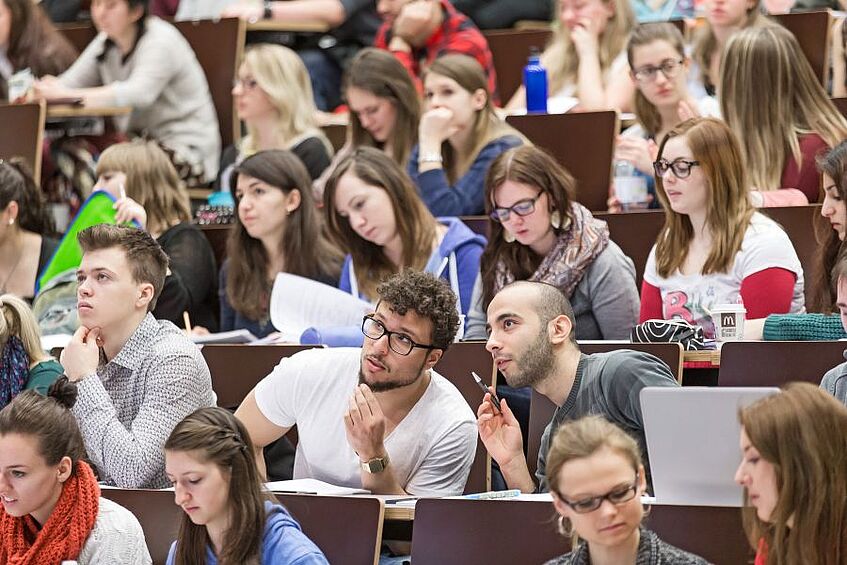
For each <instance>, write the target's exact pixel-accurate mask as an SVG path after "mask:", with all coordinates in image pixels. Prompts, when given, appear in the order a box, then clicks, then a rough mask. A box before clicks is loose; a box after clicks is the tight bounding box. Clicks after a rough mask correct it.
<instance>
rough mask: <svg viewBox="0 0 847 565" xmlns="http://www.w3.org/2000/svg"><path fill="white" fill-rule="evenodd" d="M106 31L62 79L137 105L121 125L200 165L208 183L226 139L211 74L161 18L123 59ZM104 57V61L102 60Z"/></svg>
mask: <svg viewBox="0 0 847 565" xmlns="http://www.w3.org/2000/svg"><path fill="white" fill-rule="evenodd" d="M106 42H107V37H106V34H105V33H100V34H98V35H97V37H95V38H94V39H93V40H92V41H91V43H89V45H88V47H86V48H85V51H83V52H82V54H81V55H80V56H79V58H78V59H77V60H76V62H74V64H73V65H72V66H71V68H69V69H68V70H67V71H65V72H64V73H63V74H62V75H61V76H60V77H59V80H60V81H61V83H62V84H63V85H65V86H68V87H71V88H89V87H95V86H103V85H110V86H111V87H112V91H113V92H114V104H115V105H116V106H132V108H133V111H132V114H130V116H129V119H128V121H127V119H126V118H124V119H122V120H118V122H117V123H118V127H119V128H121V129H122V130H125V131H128V132H130V133H132V134H137V135H140V134H142V133H145V132H146V133H148V134H149V135H150V136H151V137H153V138H154V139H156V140H157V141H159V142H161V143H162V144H163V145H165V146H166V147H168V148H170V149H173V150H174V151H175V152H176V153H177V154H179V155H180V156H182V157H183V158H184V159H185V160H186V161H188V162H189V163H196V164H201V165H202V166H203V171H204V176H205V178H206V180H207V181H212V180H214V178H215V176H216V175H217V172H218V159H219V157H220V153H221V138H220V131H219V130H218V118H217V114H216V113H215V106H214V104H213V103H212V95H211V93H210V92H209V85H208V83H207V82H206V75H205V74H203V69H202V68H201V67H200V63H199V62H197V57H196V56H195V55H194V51H193V50H192V49H191V46H190V45H189V44H188V41H186V39H185V38H184V37H183V36H182V34H181V33H180V32H179V30H177V29H176V28H175V27H174V26H172V25H171V24H169V23H167V22H165V21H163V20H160V19H159V18H156V17H149V18H147V20H146V21H145V32H144V34H143V35H142V36H141V37H140V38H139V39H138V43H137V44H136V46H135V48H134V49H133V50H132V52H130V54H129V56H128V57H126V60H124V58H123V56H122V55H121V53H120V51H119V50H118V49H117V48H115V47H114V46H112V47H111V48H109V49H107V50H106V53H105V56H103V57H102V59H101V58H100V55H101V54H103V52H104V49H105V48H106V45H107V43H106ZM98 59H101V60H98Z"/></svg>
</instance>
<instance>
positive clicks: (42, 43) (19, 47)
mask: <svg viewBox="0 0 847 565" xmlns="http://www.w3.org/2000/svg"><path fill="white" fill-rule="evenodd" d="M65 3H68V4H69V3H71V2H68V0H65ZM76 57H77V52H76V49H74V47H73V45H71V43H70V42H69V41H68V40H67V39H65V36H63V35H62V34H61V33H59V31H58V30H57V29H56V27H55V26H54V25H53V24H52V23H51V22H50V19H49V18H48V17H47V15H46V14H45V13H44V12H43V11H42V10H41V9H39V7H38V6H37V5H36V4H34V3H33V2H32V0H0V100H3V101H6V100H7V99H8V97H9V89H8V84H7V83H8V80H9V78H10V77H11V76H12V74H14V73H16V72H18V71H21V70H23V69H29V70H31V71H32V74H33V76H35V77H41V76H44V75H57V74H59V73H61V72H63V71H64V70H65V69H67V68H68V67H70V66H71V64H73V62H74V59H76Z"/></svg>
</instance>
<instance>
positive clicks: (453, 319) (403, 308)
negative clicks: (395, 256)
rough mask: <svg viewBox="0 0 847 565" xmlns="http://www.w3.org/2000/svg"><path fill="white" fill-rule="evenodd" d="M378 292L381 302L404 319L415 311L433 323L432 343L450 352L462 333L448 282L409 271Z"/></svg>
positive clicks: (428, 274) (393, 278) (399, 275)
mask: <svg viewBox="0 0 847 565" xmlns="http://www.w3.org/2000/svg"><path fill="white" fill-rule="evenodd" d="M376 291H377V293H378V294H379V301H380V302H385V303H386V304H388V305H389V306H390V307H391V310H393V311H394V312H396V313H397V314H399V315H400V316H405V315H406V312H408V311H409V310H413V311H415V312H416V313H417V314H418V316H420V317H421V318H426V319H428V320H429V321H430V322H432V336H431V338H432V340H431V341H430V343H431V344H432V346H433V347H437V348H438V349H441V350H444V351H447V348H448V347H450V344H451V343H453V339H454V338H455V337H456V332H457V331H458V330H459V312H458V310H457V309H456V295H455V294H453V291H452V290H451V289H450V285H449V284H447V281H445V280H444V279H441V278H436V277H435V276H434V275H432V274H430V273H424V272H421V271H415V270H413V269H406V270H404V271H401V272H399V273H397V274H396V275H394V276H392V277H390V278H389V279H387V280H385V281H384V282H382V283H381V284H380V285H379V286H378V287H377V289H376Z"/></svg>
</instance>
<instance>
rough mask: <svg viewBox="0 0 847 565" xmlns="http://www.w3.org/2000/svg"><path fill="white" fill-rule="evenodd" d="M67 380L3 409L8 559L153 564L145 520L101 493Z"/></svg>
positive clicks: (1, 532) (2, 526)
mask: <svg viewBox="0 0 847 565" xmlns="http://www.w3.org/2000/svg"><path fill="white" fill-rule="evenodd" d="M76 399H77V391H76V387H75V386H74V385H72V384H70V383H69V382H68V380H67V379H66V378H61V379H59V380H58V381H56V382H55V383H53V384H52V385H51V386H50V389H49V390H48V392H47V395H46V396H45V395H42V394H39V393H37V392H35V391H26V392H23V393H21V394H20V395H18V396H17V397H16V398H15V399H14V400H13V401H12V403H11V404H9V405H8V406H6V407H5V408H4V409H3V410H2V411H0V501H2V506H3V511H2V512H0V563H8V564H16V565H37V564H41V563H60V562H64V561H65V560H74V561H76V562H78V563H80V564H81V565H113V564H115V563H120V564H122V565H149V564H150V563H151V562H152V561H151V559H150V554H149V553H148V552H147V545H146V544H145V542H144V532H143V531H142V530H141V525H140V524H139V523H138V520H137V519H136V518H135V516H133V515H132V513H131V512H129V511H128V510H126V509H125V508H123V507H121V506H119V505H117V504H115V503H114V502H112V501H111V500H108V499H105V498H102V497H101V496H100V487H99V486H98V485H97V478H96V477H95V476H94V473H93V472H92V470H91V467H89V466H88V463H86V462H85V461H84V458H85V455H86V454H85V446H84V445H83V440H82V436H81V435H80V432H79V428H78V427H77V423H76V421H75V419H74V416H73V414H71V412H70V408H71V407H72V406H73V405H74V402H75V401H76Z"/></svg>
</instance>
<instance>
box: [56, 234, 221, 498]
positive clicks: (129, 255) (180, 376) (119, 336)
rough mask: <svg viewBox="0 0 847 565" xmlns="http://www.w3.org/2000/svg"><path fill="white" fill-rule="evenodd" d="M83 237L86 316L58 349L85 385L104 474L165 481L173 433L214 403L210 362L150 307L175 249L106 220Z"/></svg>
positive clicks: (94, 457) (77, 412)
mask: <svg viewBox="0 0 847 565" xmlns="http://www.w3.org/2000/svg"><path fill="white" fill-rule="evenodd" d="M78 239H79V244H80V247H82V252H83V256H82V263H81V264H80V266H79V269H78V270H77V281H78V285H79V288H78V290H77V298H78V304H77V309H78V312H79V321H80V324H81V325H80V328H79V329H78V330H77V331H76V333H75V334H74V335H73V337H72V338H71V340H70V342H69V343H68V345H67V346H66V347H65V349H64V351H62V356H61V363H62V366H63V367H64V369H65V375H67V377H68V379H69V380H70V381H71V382H74V383H77V386H78V387H79V401H78V402H77V403H76V404H75V405H74V407H73V413H74V416H76V418H77V422H78V423H79V427H80V430H81V431H82V437H83V439H84V440H85V448H86V451H87V452H88V456H89V458H90V460H91V462H92V463H93V464H94V465H95V466H96V468H97V471H98V474H99V477H100V480H101V481H103V482H105V483H106V484H109V485H116V486H119V487H122V488H162V487H164V486H167V485H168V481H167V478H166V477H165V460H164V454H163V453H162V446H163V445H164V443H165V439H167V437H168V434H169V433H170V432H171V430H172V429H173V427H174V425H176V423H177V422H179V421H180V420H181V419H182V418H184V417H185V416H186V415H187V414H189V413H190V412H192V411H193V410H195V409H197V408H200V407H201V406H211V405H212V404H213V397H212V382H211V377H210V376H209V368H208V367H207V366H206V361H205V360H204V359H203V356H202V355H201V354H200V350H199V349H198V348H197V346H196V345H194V344H193V343H191V341H190V340H189V339H188V337H186V336H185V334H184V333H183V332H182V331H180V330H179V329H177V328H176V327H175V326H174V325H173V324H171V323H170V322H159V321H157V320H156V318H154V317H153V315H152V314H151V313H150V311H151V310H152V309H153V308H155V306H156V299H157V298H158V297H159V295H160V294H161V292H162V287H163V286H164V282H165V271H166V270H167V268H168V257H167V255H165V253H164V251H162V248H161V247H160V246H159V244H158V243H156V241H155V240H154V239H153V238H152V237H150V235H149V234H148V233H147V232H145V231H142V230H139V229H136V228H128V227H121V226H114V225H108V224H100V225H97V226H93V227H90V228H87V229H85V230H83V231H82V232H80V234H79V237H78Z"/></svg>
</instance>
